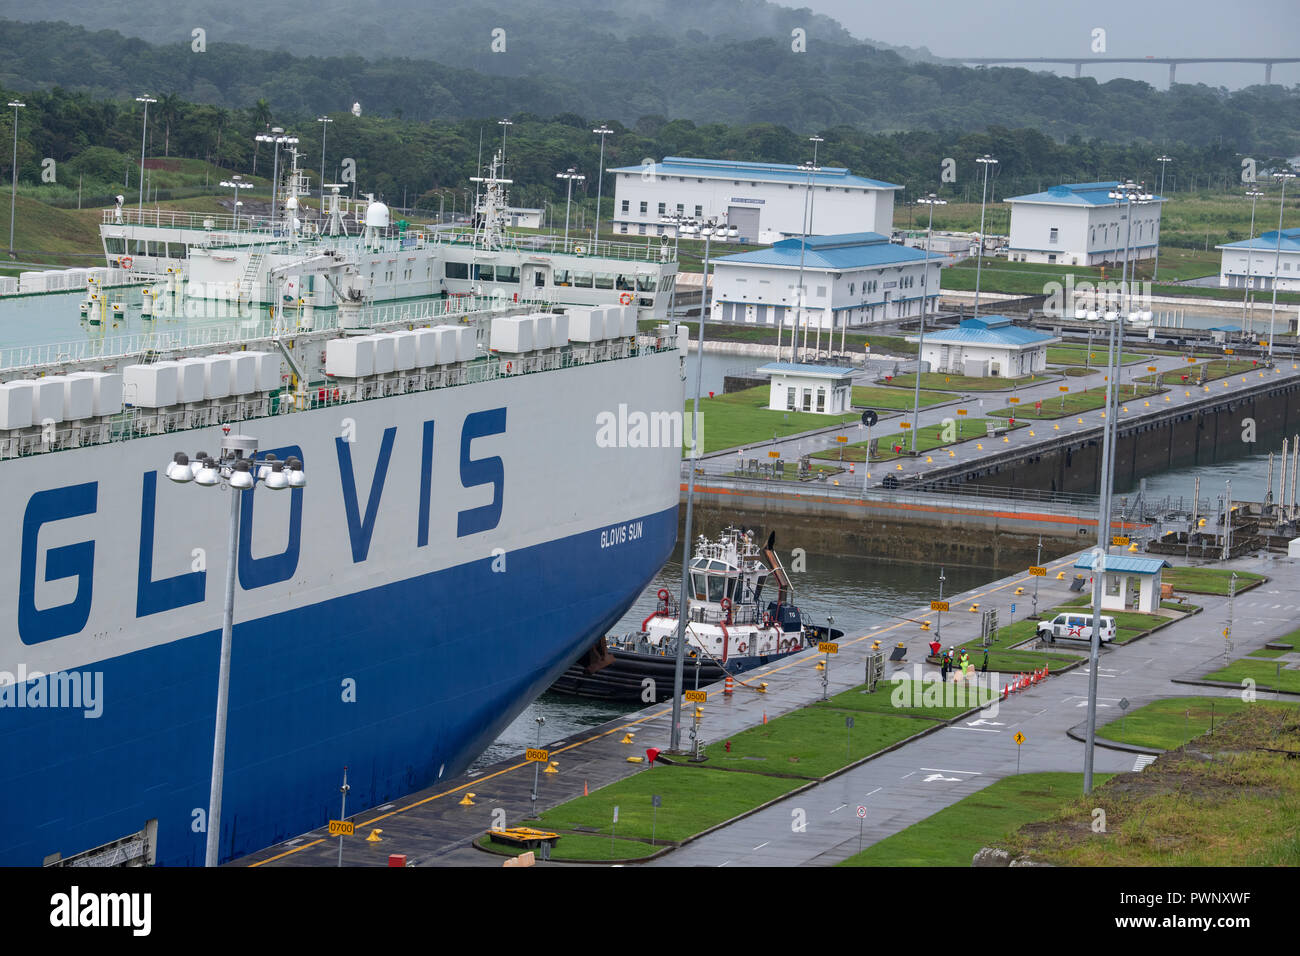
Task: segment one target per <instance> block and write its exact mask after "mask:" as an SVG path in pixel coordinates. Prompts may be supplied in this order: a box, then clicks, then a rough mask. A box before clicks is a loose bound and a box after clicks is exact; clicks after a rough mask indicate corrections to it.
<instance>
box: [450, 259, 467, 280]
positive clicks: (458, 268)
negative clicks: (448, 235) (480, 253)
mask: <svg viewBox="0 0 1300 956" xmlns="http://www.w3.org/2000/svg"><path fill="white" fill-rule="evenodd" d="M446 271H447V278H448V279H468V278H469V263H468V262H450V261H449V262H447V263H446Z"/></svg>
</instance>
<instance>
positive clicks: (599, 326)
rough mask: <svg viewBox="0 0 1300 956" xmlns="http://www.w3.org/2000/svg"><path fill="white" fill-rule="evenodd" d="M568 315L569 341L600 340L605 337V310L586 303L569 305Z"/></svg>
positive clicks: (585, 341)
mask: <svg viewBox="0 0 1300 956" xmlns="http://www.w3.org/2000/svg"><path fill="white" fill-rule="evenodd" d="M568 316H569V341H570V342H583V343H587V342H600V341H602V340H603V339H604V338H605V310H604V309H600V308H593V307H591V306H587V305H580V306H571V307H570V308H569V309H568Z"/></svg>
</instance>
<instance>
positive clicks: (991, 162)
mask: <svg viewBox="0 0 1300 956" xmlns="http://www.w3.org/2000/svg"><path fill="white" fill-rule="evenodd" d="M975 162H977V163H979V164H980V165H981V166H983V167H984V189H983V190H982V191H981V192H980V234H979V246H978V247H977V248H976V250H975V310H974V314H973V315H972V318H976V319H978V318H979V317H980V267H981V266H982V265H983V263H984V204H985V203H986V202H987V201H988V193H989V167H990V166H996V165H997V162H998V161H997V160H996V159H994V158H993V157H992V156H990V155H989V154H988V153H985V154H984V155H983V156H977V157H976V158H975Z"/></svg>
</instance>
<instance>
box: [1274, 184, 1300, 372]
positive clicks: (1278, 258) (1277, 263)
mask: <svg viewBox="0 0 1300 956" xmlns="http://www.w3.org/2000/svg"><path fill="white" fill-rule="evenodd" d="M1295 175H1296V174H1295V171H1294V170H1292V169H1290V168H1287V169H1279V170H1277V171H1276V172H1275V173H1273V178H1274V179H1276V180H1277V181H1278V182H1280V183H1281V184H1282V198H1281V199H1280V200H1279V201H1278V204H1277V251H1276V252H1274V253H1273V307H1272V309H1270V310H1269V313H1268V364H1269V365H1272V364H1273V323H1274V322H1275V321H1276V320H1277V284H1278V281H1279V280H1280V279H1281V278H1282V273H1281V272H1280V271H1279V270H1280V269H1281V267H1282V212H1283V210H1285V209H1286V181H1287V180H1288V179H1295Z"/></svg>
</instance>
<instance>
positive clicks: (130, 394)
mask: <svg viewBox="0 0 1300 956" xmlns="http://www.w3.org/2000/svg"><path fill="white" fill-rule="evenodd" d="M176 379H177V375H176V363H175V362H154V363H153V364H152V365H128V366H126V367H125V368H124V369H122V386H123V396H124V397H125V399H126V400H127V401H128V402H130V403H131V404H132V405H135V406H136V407H137V408H165V407H166V406H168V405H175V404H176Z"/></svg>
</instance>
